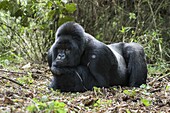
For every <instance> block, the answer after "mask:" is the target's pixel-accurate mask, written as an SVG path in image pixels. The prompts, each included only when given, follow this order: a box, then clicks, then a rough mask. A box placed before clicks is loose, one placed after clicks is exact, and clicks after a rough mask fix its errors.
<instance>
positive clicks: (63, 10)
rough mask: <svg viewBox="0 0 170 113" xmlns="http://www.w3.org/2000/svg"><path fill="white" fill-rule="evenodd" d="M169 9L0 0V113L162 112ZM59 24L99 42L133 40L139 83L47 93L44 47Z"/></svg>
mask: <svg viewBox="0 0 170 113" xmlns="http://www.w3.org/2000/svg"><path fill="white" fill-rule="evenodd" d="M169 6H170V1H169V0H0V79H1V80H0V86H1V87H0V106H1V107H0V112H2V113H3V112H7V113H8V112H16V113H18V112H20V113H22V112H23V113H25V112H31V113H35V112H38V113H41V112H43V113H51V112H52V113H53V112H54V113H65V112H73V113H74V112H101V113H103V112H126V113H134V112H170V111H169V107H170V103H169V102H170V99H169V96H170V95H169V94H170V60H169V59H170V21H169V20H170V17H169V14H170V10H169ZM67 21H76V22H78V23H80V24H81V25H82V26H83V27H84V28H85V30H86V31H87V32H88V33H90V34H92V35H93V36H95V37H96V38H97V39H98V40H100V41H103V42H104V43H114V42H120V41H121V42H122V41H123V42H137V43H140V44H141V45H142V46H143V47H144V49H145V53H146V55H147V57H146V59H147V63H148V79H147V85H141V87H140V88H128V87H119V86H117V87H111V88H97V87H94V90H93V91H87V92H85V93H60V91H52V90H49V89H48V88H47V85H48V84H49V82H50V77H51V73H50V72H49V69H48V66H47V65H46V55H47V50H48V49H49V47H50V46H51V44H52V43H53V42H54V40H55V39H54V36H55V32H56V30H57V28H58V27H59V26H60V25H61V24H63V23H65V22H67Z"/></svg>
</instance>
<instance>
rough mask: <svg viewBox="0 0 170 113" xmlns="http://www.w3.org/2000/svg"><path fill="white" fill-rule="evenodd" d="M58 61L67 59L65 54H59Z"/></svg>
mask: <svg viewBox="0 0 170 113" xmlns="http://www.w3.org/2000/svg"><path fill="white" fill-rule="evenodd" d="M57 59H60V60H63V59H65V54H58V56H57Z"/></svg>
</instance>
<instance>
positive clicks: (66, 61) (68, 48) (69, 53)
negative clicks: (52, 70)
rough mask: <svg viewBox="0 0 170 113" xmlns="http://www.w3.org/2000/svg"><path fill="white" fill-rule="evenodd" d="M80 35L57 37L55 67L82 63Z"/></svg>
mask: <svg viewBox="0 0 170 113" xmlns="http://www.w3.org/2000/svg"><path fill="white" fill-rule="evenodd" d="M78 38H79V37H77V36H71V35H60V36H57V37H56V41H55V43H54V45H53V46H54V49H53V51H54V52H53V53H54V56H53V59H54V60H53V62H52V66H54V67H73V66H77V65H79V64H80V58H81V53H82V52H81V50H80V49H79V46H80V45H79V43H80V42H79V41H78V40H77V39H78Z"/></svg>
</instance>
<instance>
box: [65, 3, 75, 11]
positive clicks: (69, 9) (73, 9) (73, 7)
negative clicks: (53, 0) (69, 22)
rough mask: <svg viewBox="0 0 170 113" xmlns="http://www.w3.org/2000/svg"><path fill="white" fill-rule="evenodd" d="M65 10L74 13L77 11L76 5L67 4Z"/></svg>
mask: <svg viewBox="0 0 170 113" xmlns="http://www.w3.org/2000/svg"><path fill="white" fill-rule="evenodd" d="M65 8H66V10H67V11H68V12H69V13H73V12H74V11H76V4H75V3H70V4H66V5H65Z"/></svg>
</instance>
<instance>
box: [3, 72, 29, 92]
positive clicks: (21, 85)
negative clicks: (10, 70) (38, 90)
mask: <svg viewBox="0 0 170 113" xmlns="http://www.w3.org/2000/svg"><path fill="white" fill-rule="evenodd" d="M0 77H1V78H2V79H6V80H9V81H11V82H13V83H15V84H18V85H19V86H22V87H23V88H25V89H28V87H26V86H24V85H23V84H21V83H19V82H16V81H14V80H12V79H10V78H7V77H4V76H1V75H0Z"/></svg>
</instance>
